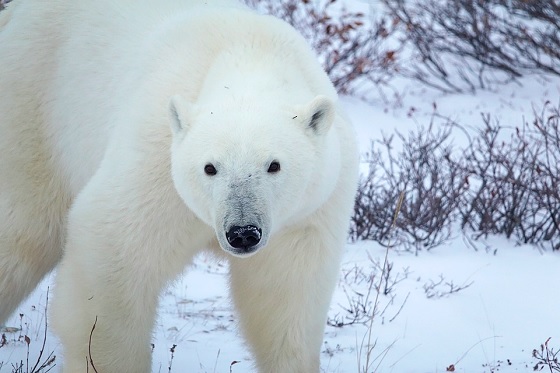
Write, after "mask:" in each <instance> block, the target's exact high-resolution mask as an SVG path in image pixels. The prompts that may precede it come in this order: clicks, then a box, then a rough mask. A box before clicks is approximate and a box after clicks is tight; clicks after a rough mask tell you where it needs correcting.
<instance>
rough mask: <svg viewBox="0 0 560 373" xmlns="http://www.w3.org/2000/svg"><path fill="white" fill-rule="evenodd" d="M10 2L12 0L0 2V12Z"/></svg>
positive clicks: (0, 0)
mask: <svg viewBox="0 0 560 373" xmlns="http://www.w3.org/2000/svg"><path fill="white" fill-rule="evenodd" d="M10 1H12V0H0V10H2V9H4V8H5V7H6V4H8V3H9V2H10Z"/></svg>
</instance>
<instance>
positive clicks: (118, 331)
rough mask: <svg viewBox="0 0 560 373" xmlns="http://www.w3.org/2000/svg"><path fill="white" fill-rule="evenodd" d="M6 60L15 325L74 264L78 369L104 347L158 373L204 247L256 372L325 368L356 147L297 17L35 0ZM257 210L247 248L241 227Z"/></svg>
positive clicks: (18, 11) (2, 230)
mask: <svg viewBox="0 0 560 373" xmlns="http://www.w3.org/2000/svg"><path fill="white" fill-rule="evenodd" d="M0 66H1V70H0V92H3V95H2V100H0V150H1V151H2V154H3V155H2V157H0V221H1V222H2V225H1V226H0V268H1V269H2V270H1V271H0V299H1V300H2V301H1V302H0V323H1V322H2V321H4V320H6V318H7V317H8V316H9V315H10V314H11V313H12V312H13V311H14V310H15V308H16V307H17V305H18V304H19V302H20V301H21V300H22V299H23V298H24V297H25V296H26V295H27V294H28V293H29V292H30V291H31V290H32V289H33V288H34V287H35V286H36V284H37V282H38V281H39V280H40V279H41V278H42V277H43V276H44V275H45V274H46V273H47V272H49V271H50V270H52V269H53V268H54V267H55V266H56V264H57V263H59V262H60V265H59V267H58V274H57V278H56V288H55V294H54V299H53V303H52V306H51V311H52V314H51V316H52V318H51V325H52V326H53V328H54V330H55V332H56V333H57V334H58V335H59V336H60V338H61V341H62V343H63V347H64V368H63V369H64V372H67V373H68V372H76V373H77V372H84V371H86V356H88V350H90V349H91V357H92V359H93V361H94V364H95V366H96V369H97V370H98V371H99V372H104V373H110V372H119V373H123V372H135V373H137V372H149V371H150V367H151V365H150V364H151V362H150V360H151V357H150V351H149V342H150V338H151V333H152V328H153V324H154V320H155V314H156V307H157V303H158V297H159V294H160V292H161V290H162V288H163V287H164V286H165V285H166V284H167V283H169V281H172V280H173V279H174V278H175V277H176V276H177V275H178V274H179V273H181V271H182V270H183V269H184V268H185V266H187V265H188V263H189V262H190V260H191V259H192V257H193V256H194V255H195V254H196V253H198V252H200V250H204V249H208V250H212V251H213V252H215V253H221V255H223V256H224V257H225V258H227V259H228V260H229V261H230V266H231V289H232V297H233V300H234V302H235V305H236V307H237V309H238V311H239V314H240V316H239V317H240V324H241V327H242V330H243V331H244V334H245V336H246V338H247V340H248V342H249V344H250V346H251V348H252V350H253V352H254V355H255V360H256V365H257V367H258V369H259V372H301V373H303V372H305V373H309V372H318V371H319V352H320V347H321V341H322V333H323V329H324V325H325V320H326V313H327V309H328V305H329V302H330V297H331V294H332V291H333V288H334V285H335V282H336V278H337V272H338V266H339V260H340V255H341V250H342V248H343V246H344V242H345V237H346V230H347V224H348V217H349V215H350V212H351V209H352V204H353V197H354V193H355V187H356V181H357V161H358V157H357V151H356V144H355V139H354V134H353V131H352V128H351V126H350V125H349V123H348V122H347V120H346V118H345V117H344V116H343V114H342V112H341V110H340V107H339V106H338V104H337V96H336V93H335V91H334V89H333V87H332V85H331V83H330V82H329V80H328V78H327V76H326V75H325V74H324V72H323V71H322V70H321V68H320V67H319V65H318V63H317V61H316V60H315V57H314V56H313V54H312V53H311V51H310V49H309V47H308V46H307V45H306V43H305V42H304V41H303V39H302V38H301V37H300V36H299V35H298V34H297V33H296V32H295V31H294V30H293V29H292V28H291V27H290V26H288V25H286V24H285V23H283V22H281V21H279V20H276V19H274V18H271V17H267V16H259V15H255V14H253V13H251V12H250V11H248V10H246V9H245V8H244V7H242V6H240V5H238V4H237V3H234V2H230V1H227V0H215V1H202V0H186V1H184V0H167V1H162V2H158V3H157V4H154V3H153V2H148V1H145V0H139V1H128V0H122V1H110V0H95V1H94V0H81V1H68V0H50V1H43V0H19V1H15V2H13V3H10V4H8V8H7V9H6V10H5V11H3V12H0ZM271 162H279V163H280V171H278V172H267V171H268V168H269V166H270V164H271ZM207 164H212V165H214V166H215V168H216V170H217V174H216V175H214V176H209V175H207V174H205V172H204V167H205V165H207ZM243 225H257V226H258V227H259V229H261V230H262V238H261V241H260V242H259V243H258V244H257V245H255V246H254V247H253V250H251V251H250V252H249V251H248V252H243V251H239V250H236V249H235V248H234V247H232V246H231V245H230V243H229V241H228V239H226V236H225V235H226V232H227V231H228V229H229V228H230V227H232V226H243ZM63 245H64V247H65V250H64V255H62V248H63ZM220 247H221V248H222V249H223V250H220ZM226 253H229V255H228V254H226ZM61 257H62V260H61ZM96 320H97V322H96ZM95 322H96V324H95V330H94V331H93V333H92V328H93V325H94V323H95ZM90 333H92V342H91V345H89V337H90ZM90 369H91V368H90Z"/></svg>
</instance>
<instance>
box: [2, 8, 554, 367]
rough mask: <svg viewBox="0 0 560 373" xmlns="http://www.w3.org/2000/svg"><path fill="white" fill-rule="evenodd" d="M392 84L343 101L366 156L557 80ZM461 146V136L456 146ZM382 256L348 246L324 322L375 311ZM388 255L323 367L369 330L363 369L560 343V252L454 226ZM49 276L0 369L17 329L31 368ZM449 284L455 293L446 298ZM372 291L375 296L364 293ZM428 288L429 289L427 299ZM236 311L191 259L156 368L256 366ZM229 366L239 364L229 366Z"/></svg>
mask: <svg viewBox="0 0 560 373" xmlns="http://www.w3.org/2000/svg"><path fill="white" fill-rule="evenodd" d="M362 6H363V5H362ZM399 84H401V85H400V86H399V87H398V90H399V91H400V92H402V101H401V103H400V104H399V105H392V104H391V103H382V102H373V103H367V102H364V101H360V100H357V99H355V98H351V97H343V98H342V103H343V105H344V107H345V108H346V109H347V111H348V114H349V116H350V118H351V120H352V121H353V122H354V124H355V126H356V132H357V134H358V139H359V144H360V148H361V150H362V151H363V152H367V151H369V150H370V145H371V140H372V139H379V138H380V136H381V134H382V133H383V132H384V133H391V132H392V131H394V130H400V131H408V130H412V129H415V128H417V126H418V125H421V124H424V125H427V124H428V123H429V120H430V116H431V114H432V112H433V104H434V103H435V105H436V107H437V111H438V113H440V114H441V115H444V116H449V117H451V118H452V119H454V120H456V121H459V122H460V123H462V124H464V125H467V126H472V127H475V128H476V127H477V126H480V125H481V124H482V120H481V116H480V114H481V113H482V112H488V113H492V115H495V116H496V117H497V118H499V120H500V121H501V122H503V123H504V124H506V123H507V124H508V125H511V126H513V127H514V126H515V125H518V124H521V122H522V120H523V118H525V119H529V118H531V117H532V113H533V108H534V107H536V108H541V107H542V104H543V103H544V102H545V101H547V100H550V101H551V102H552V103H554V104H556V103H558V102H559V101H560V100H559V98H560V79H559V78H550V77H547V78H542V77H534V76H533V77H526V78H524V79H522V80H521V81H520V82H519V83H511V84H507V85H503V86H497V87H493V89H491V90H487V91H479V92H477V93H476V94H461V95H459V94H456V95H441V94H440V93H438V92H435V91H432V90H429V89H426V88H422V87H420V86H419V85H418V84H417V83H414V82H407V81H402V82H401V83H399ZM411 108H414V110H411ZM461 141H462V140H461V138H460V136H458V137H457V142H458V143H459V145H460V144H461ZM385 255H386V249H385V248H383V247H381V246H380V245H378V244H376V243H373V242H358V243H355V244H348V245H347V246H346V251H345V256H344V260H343V264H342V270H341V280H340V281H339V284H338V286H337V289H336V292H335V294H334V298H333V301H332V305H331V310H330V313H329V320H331V321H333V320H337V321H346V322H348V321H349V319H347V318H346V317H347V316H350V315H349V314H348V312H346V311H345V309H347V308H349V307H351V306H352V304H354V305H358V306H359V305H360V304H361V305H365V310H366V311H367V312H370V314H371V312H372V311H373V309H374V304H375V297H376V291H375V288H373V289H371V288H370V282H369V281H368V279H369V278H370V277H369V276H370V275H371V274H375V277H374V278H373V284H374V286H376V285H377V284H378V283H379V282H378V281H379V277H378V275H379V268H380V267H381V266H383V260H384V257H385ZM388 262H389V263H390V264H391V272H390V275H391V276H390V280H389V283H390V284H391V283H392V282H395V283H394V284H393V285H392V286H391V287H390V291H389V292H388V294H386V295H385V294H380V295H379V299H378V307H377V310H378V313H377V315H376V317H375V318H374V319H373V323H372V324H370V323H369V321H368V319H367V317H365V316H364V317H362V319H361V320H360V321H361V323H354V324H352V325H346V326H342V327H336V326H327V327H326V330H325V338H324V345H323V348H322V354H321V361H322V364H321V367H322V371H324V372H333V373H335V372H338V373H344V372H356V373H357V372H363V365H364V364H365V359H366V357H365V350H366V349H367V346H366V344H367V338H368V331H369V328H370V327H371V338H372V339H371V342H372V343H375V346H374V347H373V349H372V352H371V354H370V356H371V358H372V359H374V361H373V364H372V365H371V366H370V369H369V370H368V372H372V371H378V372H414V373H416V372H418V373H422V372H430V373H432V372H445V371H446V369H447V368H448V367H450V366H451V365H453V366H454V369H455V371H456V372H495V371H500V372H530V371H533V366H534V365H535V364H536V360H535V359H534V358H533V357H532V351H533V349H535V348H539V346H540V345H541V344H542V343H544V342H545V341H546V340H547V339H548V338H549V337H552V339H551V341H550V346H552V347H555V350H557V349H558V348H560V322H559V319H560V317H559V311H560V297H559V296H558V288H557V287H558V285H559V283H560V253H558V252H549V251H544V252H543V251H542V250H538V249H537V248H535V247H532V246H515V245H514V244H513V243H512V242H509V241H507V240H506V239H504V238H501V237H491V238H489V239H487V240H485V241H475V242H474V243H473V242H470V241H468V240H467V239H466V238H465V237H464V236H463V235H462V234H461V233H460V232H459V231H457V232H456V235H455V238H454V239H452V240H451V241H449V242H448V243H447V244H446V245H442V246H439V247H437V248H435V249H432V250H430V251H420V252H418V253H409V252H403V251H399V250H398V248H394V249H390V250H389V252H388ZM440 281H441V283H439V282H440ZM51 283H52V276H49V277H48V278H46V279H45V280H44V281H43V282H42V283H41V285H40V286H39V287H38V289H37V290H36V291H35V292H34V293H33V294H32V295H31V296H30V297H29V299H28V300H27V301H26V302H25V303H23V304H22V305H21V306H20V307H19V309H18V312H17V313H16V315H14V316H13V317H12V318H11V319H10V321H9V322H8V323H7V325H8V326H10V327H15V328H16V329H19V328H20V327H21V328H22V329H23V330H21V331H19V330H16V331H12V332H5V335H6V337H7V339H8V341H9V343H8V344H7V345H5V346H3V347H1V348H0V373H3V372H12V369H13V368H12V364H17V363H19V362H20V361H23V362H24V363H25V361H26V351H27V348H26V346H27V345H26V343H25V342H24V339H23V336H24V335H27V336H29V338H30V345H29V346H30V356H29V362H30V364H29V365H31V366H33V365H34V363H35V360H36V358H37V355H38V354H39V351H40V350H41V345H42V343H43V339H44V338H43V331H44V325H45V299H46V296H47V288H48V287H49V285H50V284H51ZM438 283H439V285H438ZM450 284H452V286H453V289H455V290H457V289H459V290H458V291H456V292H453V293H451V294H449V290H450V289H452V288H451V285H450ZM368 289H369V290H370V297H369V298H368V299H367V300H365V296H366V295H367V294H368ZM428 293H429V294H428ZM431 294H436V295H434V296H431V297H428V295H431ZM360 297H361V298H360ZM255 306H256V307H258V305H255ZM19 314H22V315H23V316H22V317H21V318H20V316H19ZM362 316H363V315H362ZM235 318H236V316H235V312H234V310H233V307H232V304H231V302H230V300H229V298H228V286H227V265H226V264H225V263H219V262H215V261H214V259H211V258H208V257H206V256H203V255H202V256H200V257H198V258H197V259H196V260H195V263H194V265H193V266H192V267H191V268H189V269H188V271H186V273H185V275H183V276H182V277H181V278H180V279H178V280H177V281H176V283H174V284H173V285H172V286H171V287H170V288H169V289H167V290H166V291H165V292H164V294H163V295H162V297H161V303H160V308H159V318H158V320H157V323H156V329H155V331H154V340H153V343H154V350H153V361H154V363H153V371H154V372H167V371H169V365H170V361H171V364H172V366H171V371H172V372H230V371H231V372H234V373H240V372H253V371H254V369H253V368H252V357H251V354H250V352H249V350H248V348H247V347H246V345H245V344H244V342H243V339H242V337H241V336H240V333H239V331H238V329H237V327H236V322H235ZM173 345H176V348H175V349H174V353H173V359H172V360H170V359H171V352H170V348H171V347H172V346H173ZM360 350H361V351H362V353H361V355H360ZM51 351H54V353H55V355H56V356H57V358H56V363H57V366H56V367H54V369H52V370H51V372H58V371H59V367H60V362H61V355H60V344H59V342H58V341H57V339H56V337H55V336H53V335H52V334H50V333H48V335H47V338H46V344H45V348H44V353H43V359H44V357H45V356H46V355H47V354H48V353H50V352H51ZM358 360H359V361H360V364H359V363H358ZM234 361H236V362H238V363H236V364H234V365H231V364H232V362H234ZM2 362H3V364H4V365H3V366H2ZM24 371H25V368H24ZM545 371H546V370H545Z"/></svg>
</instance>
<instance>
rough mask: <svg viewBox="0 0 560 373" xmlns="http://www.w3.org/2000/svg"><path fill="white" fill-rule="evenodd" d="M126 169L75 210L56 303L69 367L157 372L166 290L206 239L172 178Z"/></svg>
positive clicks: (70, 370)
mask: <svg viewBox="0 0 560 373" xmlns="http://www.w3.org/2000/svg"><path fill="white" fill-rule="evenodd" d="M117 171H118V170H117ZM119 174H120V175H122V176H119V175H118V174H117V175H115V174H113V173H112V174H111V175H108V176H107V177H105V176H99V177H97V178H96V179H95V180H93V181H92V182H90V184H89V185H88V186H87V187H86V189H85V190H84V191H83V192H82V193H81V194H80V196H79V197H78V199H77V200H76V202H75V204H74V206H73V208H72V210H71V212H70V216H69V222H68V239H67V244H66V252H65V255H64V258H63V259H62V262H61V266H60V269H59V271H58V274H57V279H56V287H55V292H54V297H53V304H52V308H51V310H52V316H53V317H52V326H53V329H54V331H55V332H56V333H57V334H58V335H59V337H60V339H61V341H62V344H63V359H64V361H63V371H64V372H65V373H82V372H85V371H87V366H88V365H89V371H94V369H93V367H92V365H93V366H95V370H96V371H98V372H103V373H127V372H130V373H148V372H151V368H152V367H151V352H150V342H151V336H152V330H153V327H154V322H155V317H156V309H157V306H158V297H159V294H160V292H161V290H162V288H163V287H164V286H165V285H166V284H167V283H168V282H169V281H170V280H171V279H174V278H175V277H176V276H177V275H178V274H179V273H180V272H181V271H182V270H183V269H184V267H185V266H186V265H187V264H188V262H189V261H190V259H191V258H192V256H193V255H194V254H195V248H199V247H202V246H203V243H202V238H201V237H202V235H204V234H205V232H206V231H205V229H204V228H203V227H201V226H199V224H201V223H197V220H196V219H195V218H194V217H193V216H192V214H190V213H189V211H188V209H187V208H186V207H185V206H184V204H183V203H182V201H181V200H180V198H179V197H178V196H177V194H176V192H175V191H174V189H173V188H172V185H171V182H170V181H169V182H168V183H165V182H164V180H165V178H164V176H160V175H158V174H157V173H153V175H152V174H149V175H148V177H146V176H144V177H143V180H142V175H140V174H139V175H135V174H134V172H133V171H130V170H125V171H122V172H119ZM136 176H138V177H136ZM149 177H155V178H158V182H159V187H158V186H157V184H155V183H156V180H150V179H149ZM207 236H209V234H208V235H207Z"/></svg>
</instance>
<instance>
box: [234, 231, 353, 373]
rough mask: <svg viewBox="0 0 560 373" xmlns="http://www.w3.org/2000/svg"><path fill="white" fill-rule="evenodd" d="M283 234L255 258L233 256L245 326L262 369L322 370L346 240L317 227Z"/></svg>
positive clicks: (268, 372)
mask: <svg viewBox="0 0 560 373" xmlns="http://www.w3.org/2000/svg"><path fill="white" fill-rule="evenodd" d="M278 236H281V237H278ZM278 236H276V238H275V239H274V240H272V241H271V242H270V243H269V245H268V246H267V247H266V248H264V249H262V251H261V252H259V253H257V254H256V255H254V256H252V257H250V258H246V259H243V258H241V259H239V258H232V259H231V281H232V284H231V289H232V293H233V294H232V295H233V298H234V302H235V304H236V307H237V309H238V311H239V314H240V316H239V317H240V324H241V328H242V329H243V331H244V334H245V336H246V338H247V340H248V342H249V344H250V345H251V347H252V350H253V353H254V355H255V358H256V363H257V367H258V369H259V372H260V373H272V372H284V373H317V372H319V367H320V363H319V355H320V349H321V344H322V340H323V333H324V328H325V324H326V318H327V311H328V307H329V304H330V300H331V296H332V292H333V289H334V286H335V283H336V279H337V276H338V270H339V262H340V252H341V249H342V247H343V244H341V240H336V239H332V236H330V235H327V236H328V237H325V235H322V234H321V232H319V230H318V229H316V228H311V227H310V228H307V229H305V228H304V229H299V230H298V229H295V230H292V231H287V232H283V233H282V234H281V235H278Z"/></svg>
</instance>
